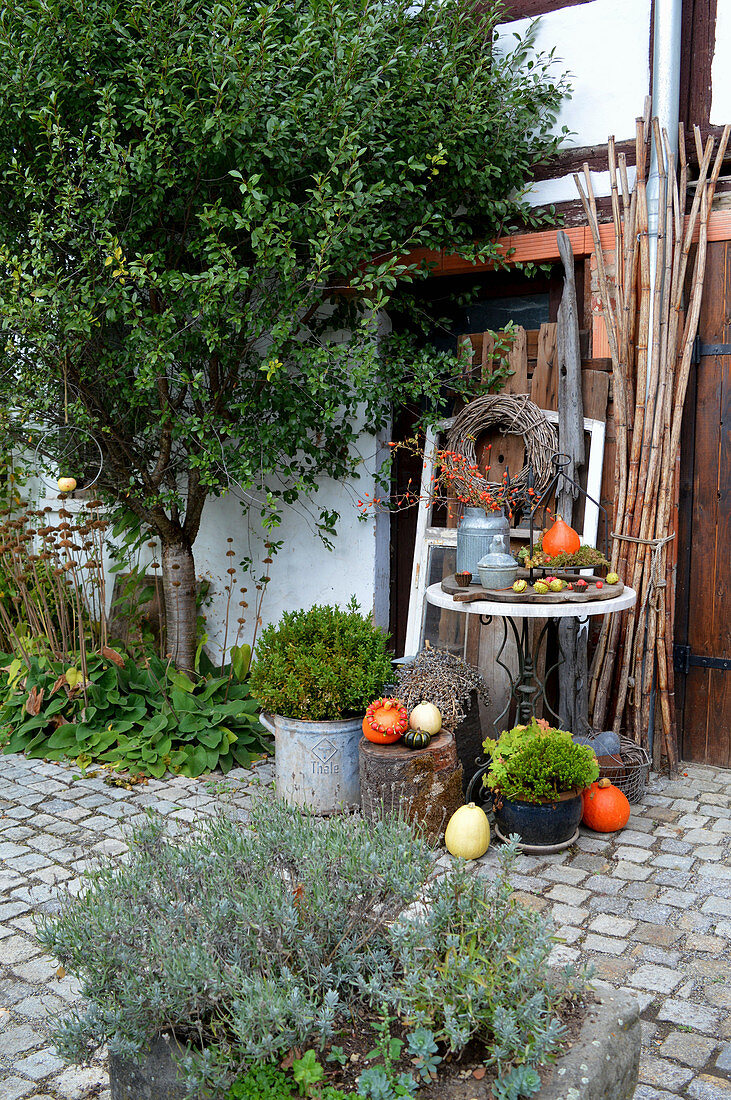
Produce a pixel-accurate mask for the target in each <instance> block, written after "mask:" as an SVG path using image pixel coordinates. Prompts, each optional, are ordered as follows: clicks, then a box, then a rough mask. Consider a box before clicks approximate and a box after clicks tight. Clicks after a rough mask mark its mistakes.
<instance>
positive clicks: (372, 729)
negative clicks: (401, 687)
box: [363, 699, 409, 745]
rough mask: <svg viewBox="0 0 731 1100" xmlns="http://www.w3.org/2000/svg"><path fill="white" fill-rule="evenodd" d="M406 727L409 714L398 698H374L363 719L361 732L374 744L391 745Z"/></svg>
mask: <svg viewBox="0 0 731 1100" xmlns="http://www.w3.org/2000/svg"><path fill="white" fill-rule="evenodd" d="M408 728H409V716H408V714H407V713H406V707H405V706H404V705H403V703H402V702H401V700H400V699H376V700H375V702H373V703H371V705H370V706H369V707H368V709H367V710H366V712H365V718H364V719H363V734H364V736H365V737H366V738H367V739H368V740H369V741H373V742H374V743H375V744H376V745H392V744H393V743H394V742H395V741H398V739H399V738H400V737H401V735H402V734H403V733H406V730H407V729H408Z"/></svg>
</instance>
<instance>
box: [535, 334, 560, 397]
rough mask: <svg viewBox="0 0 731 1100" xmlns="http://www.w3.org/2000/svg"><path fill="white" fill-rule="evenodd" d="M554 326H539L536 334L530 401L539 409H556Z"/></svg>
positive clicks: (556, 386)
mask: <svg viewBox="0 0 731 1100" xmlns="http://www.w3.org/2000/svg"><path fill="white" fill-rule="evenodd" d="M555 358H556V326H555V325H541V328H540V332H539V334H538V355H537V359H536V369H535V370H534V371H533V378H532V380H531V392H530V396H531V401H533V402H534V403H535V404H536V405H538V407H539V408H540V409H556V408H557V402H558V385H557V378H556V371H555V369H554V367H555Z"/></svg>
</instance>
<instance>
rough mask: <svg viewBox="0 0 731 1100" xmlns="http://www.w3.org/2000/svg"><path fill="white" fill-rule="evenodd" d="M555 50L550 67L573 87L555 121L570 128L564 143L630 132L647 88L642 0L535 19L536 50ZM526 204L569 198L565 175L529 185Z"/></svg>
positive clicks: (509, 28) (599, 141) (604, 187)
mask: <svg viewBox="0 0 731 1100" xmlns="http://www.w3.org/2000/svg"><path fill="white" fill-rule="evenodd" d="M529 23H530V20H527V19H520V20H516V21H514V22H511V23H505V24H504V25H503V27H502V28H501V37H502V38H503V39H504V40H505V43H506V47H507V48H509V47H510V35H512V34H513V33H514V32H516V31H517V32H520V33H524V32H525V30H526V28H527V27H528V25H529ZM554 47H555V51H556V71H557V72H568V73H569V76H570V82H571V85H572V89H573V94H572V98H571V99H569V100H567V101H566V102H565V103H564V105H563V108H562V110H561V112H560V115H559V117H558V120H557V130H560V129H561V127H563V126H568V128H569V130H570V131H572V133H571V134H570V135H569V136H568V138H567V139H566V141H565V147H567V148H568V147H578V148H582V147H585V146H593V145H603V144H605V143H606V141H607V138H608V137H609V136H610V134H613V135H614V137H615V138H616V140H617V141H618V142H619V141H625V140H627V139H629V138H633V137H634V134H635V119H636V118H637V116H638V115H641V114H642V111H643V109H644V102H645V96H646V95H647V94H648V92H649V90H650V0H592V3H590V4H578V5H576V6H575V7H569V8H563V9H561V10H559V11H554V12H548V13H547V14H545V15H542V16H541V17H540V20H539V23H538V33H537V37H536V49H539V50H543V51H546V52H548V51H550V50H551V49H554ZM596 187H597V192H596V193H597V194H598V195H608V194H609V177H608V173H607V174H604V178H602V177H601V174H598V178H597V181H596ZM529 194H530V199H531V201H532V202H533V203H534V204H538V203H552V202H562V201H564V200H567V199H575V198H577V192H576V187H575V185H574V181H573V178H572V177H571V176H565V177H563V178H562V179H560V180H549V181H546V182H545V183H538V184H534V185H533V186H532V187H531V189H530V193H529Z"/></svg>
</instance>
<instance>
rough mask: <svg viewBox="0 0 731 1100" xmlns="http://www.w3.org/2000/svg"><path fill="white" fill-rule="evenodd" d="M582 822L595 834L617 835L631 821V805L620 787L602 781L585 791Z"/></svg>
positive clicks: (605, 780)
mask: <svg viewBox="0 0 731 1100" xmlns="http://www.w3.org/2000/svg"><path fill="white" fill-rule="evenodd" d="M582 797H583V800H584V816H583V817H582V821H583V823H584V825H588V827H589V828H590V829H593V830H594V832H595V833H616V832H617V831H618V830H619V829H623V828H624V827H625V825H626V824H627V822H628V821H629V815H630V804H629V802H628V801H627V796H626V795H625V794H624V793H623V792H622V791H620V789H619V787H615V786H613V785H612V784H611V783H610V782H609V780H608V779H600V780H599V782H598V783H592V785H591V786H590V787H589V788H588V789H587V790H585V791H584V794H583V796H582Z"/></svg>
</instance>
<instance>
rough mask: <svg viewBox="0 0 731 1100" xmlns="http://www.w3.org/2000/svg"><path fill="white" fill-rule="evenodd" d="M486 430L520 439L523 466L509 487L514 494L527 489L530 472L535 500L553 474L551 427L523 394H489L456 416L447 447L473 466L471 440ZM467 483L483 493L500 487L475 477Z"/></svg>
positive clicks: (553, 432) (554, 442)
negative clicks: (521, 437) (523, 453)
mask: <svg viewBox="0 0 731 1100" xmlns="http://www.w3.org/2000/svg"><path fill="white" fill-rule="evenodd" d="M488 428H500V429H501V430H502V432H503V435H522V436H523V440H524V441H525V458H526V463H525V466H524V467H523V469H522V470H521V471H520V472H519V473H517V474H516V475H515V477H512V476H511V478H510V485H511V488H513V489H516V490H518V491H521V490H522V491H525V490H527V489H528V488H529V480H528V478H529V471H530V470H532V472H533V486H532V487H533V489H534V490H535V495H536V497H539V496H540V495H541V493H543V491H544V490H545V489H546V488H547V487H548V484H549V482H550V480H551V478H552V477H553V476H554V474H555V469H554V466H553V463H552V456H553V455H554V454H555V452H556V450H557V449H558V435H557V432H556V428H555V426H554V425H553V424H552V423H551V422H550V421H549V420H547V419H546V417H545V416H544V414H543V412H542V410H541V409H539V408H538V406H537V405H535V404H534V403H533V402H532V401H531V400H530V398H529V397H528V395H527V394H500V393H494V394H493V393H489V394H485V395H483V396H482V397H476V398H475V400H474V401H470V403H469V405H466V406H465V407H464V409H462V411H461V412H459V413H457V415H456V417H455V418H454V423H453V424H452V427H451V428H450V429H449V432H448V434H447V446H448V448H449V449H450V450H451V451H456V452H457V454H460V455H463V456H464V458H465V459H466V460H467V462H468V464H469V465H471V466H475V465H477V454H476V451H475V441H476V439H477V437H478V436H479V435H480V433H481V432H484V431H487V429H488ZM470 483H471V484H472V485H474V486H475V487H476V488H477V489H478V490H481V491H483V492H484V491H490V490H492V491H494V490H496V489H500V488H502V486H501V485H500V484H498V483H496V482H490V481H487V480H486V478H483V477H480V476H478V475H475V476H474V477H470Z"/></svg>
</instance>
